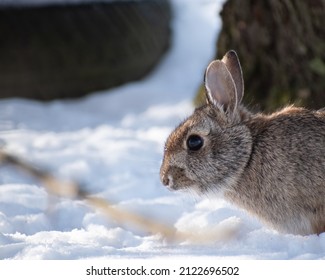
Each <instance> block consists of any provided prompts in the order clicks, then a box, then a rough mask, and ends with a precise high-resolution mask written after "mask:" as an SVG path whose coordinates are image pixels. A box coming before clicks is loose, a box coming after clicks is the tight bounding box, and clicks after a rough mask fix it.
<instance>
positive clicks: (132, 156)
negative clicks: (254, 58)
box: [0, 0, 325, 259]
mask: <svg viewBox="0 0 325 280" xmlns="http://www.w3.org/2000/svg"><path fill="white" fill-rule="evenodd" d="M222 4H223V1H222V0H219V1H216V0H204V1H201V0H173V1H172V5H173V8H174V10H175V12H174V15H175V19H174V20H173V46H172V49H171V50H170V52H169V53H168V54H167V55H166V56H165V58H164V59H163V61H162V62H161V63H160V65H159V66H158V67H157V68H156V69H155V71H154V72H153V73H152V74H151V75H149V76H148V77H147V78H146V79H144V80H143V81H139V82H133V83H129V84H126V85H124V86H121V87H119V88H115V89H112V90H109V91H103V92H98V93H95V94H93V95H90V96H88V97H86V98H83V99H80V100H71V101H53V102H49V103H41V102H37V101H30V100H23V99H7V100H1V101H0V145H1V143H2V142H4V143H5V147H6V150H7V151H10V152H11V153H13V154H15V155H18V156H19V157H21V158H23V159H25V160H27V161H28V162H32V163H34V164H35V165H37V166H41V167H42V168H45V169H46V170H51V172H52V173H53V174H54V175H56V176H58V177H59V178H65V179H72V180H76V181H78V182H81V183H82V184H83V185H85V186H86V188H87V191H89V192H91V193H92V194H94V195H95V196H98V197H101V198H104V199H107V200H108V201H113V202H114V204H115V205H116V206H117V207H118V208H120V209H124V210H128V211H130V212H132V213H137V214H141V215H144V216H146V217H149V218H151V219H152V220H154V221H159V222H161V223H165V224H167V225H171V226H172V227H175V228H176V229H177V230H179V231H183V232H195V233H197V234H198V236H200V235H201V236H205V235H206V234H207V233H208V234H210V233H218V232H219V233H220V232H225V230H226V231H227V230H230V231H231V232H232V233H233V234H232V235H231V236H229V238H221V239H214V238H211V240H205V241H206V242H203V243H196V242H193V241H191V240H183V241H182V240H181V241H174V242H170V241H168V240H166V239H165V238H163V237H162V236H160V235H159V234H150V233H148V232H146V231H144V230H142V229H141V228H139V227H137V226H135V225H132V224H128V223H125V222H122V223H121V222H119V221H117V220H114V219H108V218H107V217H106V216H104V214H103V213H101V212H100V211H99V210H94V209H93V208H91V207H89V205H88V204H87V203H86V202H84V201H78V200H72V199H68V198H58V197H55V196H53V195H50V194H48V193H47V192H46V190H45V189H44V188H43V187H42V185H41V183H40V182H39V181H37V180H36V179H35V178H32V177H31V176H29V175H26V174H24V173H23V172H22V171H20V170H17V169H15V168H14V167H12V166H4V165H2V166H0V259H100V258H110V257H112V258H114V257H128V258H138V257H144V258H149V257H161V256H165V257H168V256H186V257H189V256H214V257H216V258H220V259H324V258H325V234H321V235H319V236H317V235H311V236H305V237H302V236H293V235H284V234H280V233H277V232H276V231H274V230H272V229H269V228H267V227H266V226H264V225H263V224H261V223H260V222H259V221H258V220H256V219H255V218H253V217H251V216H249V215H248V214H247V213H245V212H244V211H242V210H240V209H238V208H236V207H234V206H233V205H231V204H229V203H227V202H226V201H224V200H222V199H221V198H218V197H212V196H211V195H210V196H209V197H198V196H196V195H194V194H193V193H178V192H170V191H168V190H167V189H166V188H165V187H163V186H162V184H161V183H160V180H159V168H160V163H161V160H162V155H163V146H164V142H165V139H166V137H167V136H168V134H169V133H170V131H171V130H172V129H173V128H174V127H175V126H176V125H177V124H178V123H179V122H180V121H181V120H182V119H184V117H186V116H187V115H189V114H190V113H191V112H192V110H193V105H192V99H193V96H194V94H195V91H196V90H197V88H198V87H199V85H200V83H201V81H202V78H203V73H204V69H205V67H206V66H207V64H208V63H209V61H210V60H211V59H213V56H214V53H215V50H214V47H215V42H216V35H217V34H218V31H219V29H220V26H221V22H220V18H219V17H218V13H219V10H220V9H221V7H222Z"/></svg>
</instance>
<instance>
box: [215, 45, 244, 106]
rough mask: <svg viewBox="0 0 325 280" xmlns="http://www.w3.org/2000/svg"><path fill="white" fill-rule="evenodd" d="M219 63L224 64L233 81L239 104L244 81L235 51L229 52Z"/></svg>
mask: <svg viewBox="0 0 325 280" xmlns="http://www.w3.org/2000/svg"><path fill="white" fill-rule="evenodd" d="M221 61H222V62H224V63H225V64H226V66H227V69H228V71H229V72H230V74H231V77H232V78H233V80H234V83H235V86H236V90H237V102H238V104H239V103H240V102H241V100H242V98H243V96H244V79H243V72H242V69H241V66H240V62H239V59H238V56H237V54H236V52H235V51H233V50H231V51H228V52H227V53H226V54H225V55H224V57H223V58H222V60H221Z"/></svg>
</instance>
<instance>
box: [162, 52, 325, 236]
mask: <svg viewBox="0 0 325 280" xmlns="http://www.w3.org/2000/svg"><path fill="white" fill-rule="evenodd" d="M205 87H206V99H207V104H206V105H204V106H202V107H200V108H198V109H196V110H195V112H194V113H193V115H191V116H190V117H189V118H187V119H186V120H185V121H184V122H182V123H181V124H180V125H179V126H178V127H177V128H176V129H175V130H174V131H173V132H172V133H171V135H170V136H169V138H168V139H167V142H166V146H165V153H164V159H163V163H162V166H161V170H160V176H161V180H162V182H163V184H164V185H166V186H168V187H169V188H170V189H173V190H180V189H195V190H196V191H198V192H199V193H208V192H211V191H212V192H214V193H218V194H221V195H222V196H223V197H224V198H225V199H226V200H228V201H230V202H233V203H234V204H236V205H238V206H240V207H242V208H244V209H246V210H248V211H249V212H250V213H253V214H255V215H256V216H257V217H258V218H260V219H261V220H262V221H264V222H266V223H267V224H269V225H270V226H272V227H273V228H275V229H276V230H278V231H280V232H284V233H292V234H301V235H307V234H312V233H317V234H319V233H321V232H324V231H325V110H324V109H323V110H319V111H311V110H307V109H304V108H297V107H293V106H290V107H287V108H284V109H283V110H281V111H279V112H275V113H273V114H270V115H265V114H261V113H259V114H253V113H250V112H249V111H248V110H247V109H246V108H245V107H244V106H243V105H241V100H242V97H243V95H244V82H243V76H242V71H241V66H240V63H239V60H238V57H237V54H236V53H235V52H234V51H229V52H228V53H227V54H226V55H225V56H224V57H223V58H222V60H216V61H213V62H212V63H211V64H210V65H209V66H208V68H207V70H206V73H205Z"/></svg>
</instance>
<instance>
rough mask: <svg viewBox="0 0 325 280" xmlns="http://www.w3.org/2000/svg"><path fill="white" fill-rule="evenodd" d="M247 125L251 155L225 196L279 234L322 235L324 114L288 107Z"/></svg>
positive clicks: (324, 220)
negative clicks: (260, 218) (278, 231)
mask: <svg viewBox="0 0 325 280" xmlns="http://www.w3.org/2000/svg"><path fill="white" fill-rule="evenodd" d="M246 125H247V126H248V127H249V129H250V131H251V134H252V140H253V141H252V153H251V156H250V159H249V161H248V163H247V166H246V168H245V170H244V172H243V173H242V178H241V180H239V182H238V184H237V185H236V186H235V187H234V189H233V190H230V191H228V192H226V194H225V195H226V196H228V198H229V199H230V200H233V201H234V202H236V204H239V205H242V206H243V207H244V208H246V209H248V210H250V211H251V212H252V213H255V214H257V215H258V216H259V217H262V218H263V219H264V220H265V221H266V222H268V223H270V224H271V225H272V226H273V227H275V228H277V229H278V230H280V231H284V232H292V233H298V234H308V233H312V232H317V233H320V232H322V231H324V230H325V111H324V110H320V111H309V110H306V109H302V108H295V107H288V108H286V109H284V110H282V111H280V112H278V113H274V114H272V115H269V116H265V115H256V116H253V117H252V118H251V119H250V120H248V121H247V123H246ZM244 197H246V199H245V198H244Z"/></svg>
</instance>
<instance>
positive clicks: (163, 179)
mask: <svg viewBox="0 0 325 280" xmlns="http://www.w3.org/2000/svg"><path fill="white" fill-rule="evenodd" d="M169 181H170V180H169V176H168V175H167V174H166V173H165V174H163V175H162V177H161V182H162V183H163V185H164V186H168V185H169Z"/></svg>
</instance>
